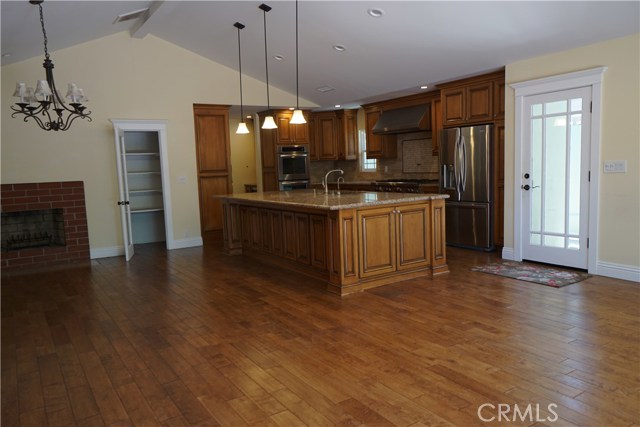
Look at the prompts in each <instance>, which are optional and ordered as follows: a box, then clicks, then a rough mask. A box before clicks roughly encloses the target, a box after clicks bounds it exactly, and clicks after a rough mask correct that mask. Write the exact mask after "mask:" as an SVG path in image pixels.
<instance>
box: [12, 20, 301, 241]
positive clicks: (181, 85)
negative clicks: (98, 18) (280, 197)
mask: <svg viewBox="0 0 640 427" xmlns="http://www.w3.org/2000/svg"><path fill="white" fill-rule="evenodd" d="M51 57H52V59H53V61H54V64H55V70H54V74H55V77H56V81H57V83H58V85H59V86H60V87H61V89H64V90H66V83H67V82H69V81H70V80H71V79H73V81H74V82H76V83H78V85H79V86H80V87H83V88H84V90H85V93H86V94H87V96H88V97H89V99H90V102H89V104H88V105H89V108H90V109H91V110H92V111H93V115H92V117H93V122H91V123H88V122H86V121H81V120H78V121H76V122H75V123H74V124H73V126H72V128H71V129H70V130H69V131H66V132H45V131H42V130H40V129H39V128H38V127H37V126H36V125H35V124H33V123H24V122H23V121H22V120H21V119H12V118H11V114H10V113H11V111H10V110H9V108H8V106H9V105H11V104H13V103H14V102H15V98H13V97H12V95H13V90H14V87H15V83H16V82H17V81H24V82H27V83H28V84H29V85H34V86H35V82H36V80H37V79H42V78H44V69H43V68H42V61H43V58H42V57H36V58H32V59H29V60H26V61H22V62H19V63H16V64H10V65H6V66H3V67H2V106H3V108H2V131H1V136H2V140H1V144H2V174H1V177H2V183H17V182H40V181H60V180H80V181H84V183H85V191H86V193H87V195H86V196H87V197H86V201H87V215H88V223H89V243H90V246H91V250H92V251H96V250H100V249H107V248H108V249H113V248H115V247H119V246H121V245H122V238H121V228H120V227H121V226H120V217H119V211H118V208H117V205H116V201H117V200H118V186H117V177H116V164H115V149H114V141H113V140H114V137H113V128H112V125H111V123H110V122H109V119H110V118H118V119H166V120H167V145H168V157H169V169H170V170H169V173H170V176H171V196H172V207H173V209H172V210H173V230H174V238H175V239H176V240H179V239H188V238H193V237H199V236H200V219H199V209H198V190H197V182H196V169H195V164H196V159H195V142H194V124H193V104H194V103H205V104H206V103H208V104H236V103H237V102H238V100H239V94H238V85H237V82H238V74H237V71H234V70H232V69H230V68H227V67H224V66H222V65H220V64H217V63H215V62H212V61H209V60H207V59H205V58H203V57H200V56H198V55H196V54H194V53H192V52H190V51H188V50H185V49H182V48H180V47H178V46H175V45H173V44H171V43H168V42H166V41H164V40H161V39H159V38H156V37H154V36H151V35H149V36H147V37H145V38H144V39H134V38H131V37H129V35H128V32H122V33H118V34H115V35H112V36H109V37H104V38H101V39H98V40H95V41H92V42H89V43H85V44H81V45H77V46H74V47H71V48H68V49H63V50H59V51H54V52H52V53H51ZM243 85H244V101H245V103H246V104H247V105H261V104H263V103H264V102H265V100H264V99H263V98H264V97H265V87H264V84H263V83H262V82H260V81H258V80H255V79H252V78H249V77H248V76H244V78H243ZM271 89H272V90H271V96H272V98H271V99H272V102H273V103H274V104H279V105H288V104H293V103H295V96H294V95H291V94H289V93H286V92H283V91H281V90H278V89H277V88H271ZM301 104H303V105H305V106H306V105H313V104H309V103H308V102H307V101H306V100H301ZM230 129H232V132H235V126H233V124H231V125H230ZM234 141H235V138H234ZM249 145H250V143H249V142H248V139H246V140H244V139H243V140H242V141H241V142H240V144H236V143H235V142H234V143H232V148H231V152H232V157H233V162H234V165H245V164H253V163H250V162H253V157H252V158H251V160H250V161H249V160H246V159H242V157H243V156H245V155H247V156H253V154H251V153H252V152H251V149H249V148H248V146H249ZM238 147H242V152H241V153H239V152H238V150H237V148H238ZM245 173H248V174H251V172H250V171H247V170H246V168H244V169H243V167H242V166H235V167H234V183H236V184H238V183H239V184H242V183H243V182H244V180H246V179H248V178H247V177H246V176H245V175H244V174H245ZM253 173H255V171H254V172H253ZM236 174H238V175H237V176H236ZM182 176H184V177H186V178H187V179H186V183H179V182H178V177H182Z"/></svg>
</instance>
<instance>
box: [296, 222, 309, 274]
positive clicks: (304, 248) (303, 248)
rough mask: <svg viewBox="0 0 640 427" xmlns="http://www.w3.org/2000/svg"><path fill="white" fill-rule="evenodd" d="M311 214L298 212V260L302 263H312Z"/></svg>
mask: <svg viewBox="0 0 640 427" xmlns="http://www.w3.org/2000/svg"><path fill="white" fill-rule="evenodd" d="M309 237H310V236H309V215H307V214H296V261H298V262H300V263H302V264H310V263H311V252H310V242H309V240H310V238H309Z"/></svg>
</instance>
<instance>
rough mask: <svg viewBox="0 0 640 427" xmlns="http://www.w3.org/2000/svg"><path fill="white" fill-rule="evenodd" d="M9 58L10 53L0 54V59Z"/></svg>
mask: <svg viewBox="0 0 640 427" xmlns="http://www.w3.org/2000/svg"><path fill="white" fill-rule="evenodd" d="M10 56H11V53H9V52H7V53H3V54H2V57H3V58H8V57H10Z"/></svg>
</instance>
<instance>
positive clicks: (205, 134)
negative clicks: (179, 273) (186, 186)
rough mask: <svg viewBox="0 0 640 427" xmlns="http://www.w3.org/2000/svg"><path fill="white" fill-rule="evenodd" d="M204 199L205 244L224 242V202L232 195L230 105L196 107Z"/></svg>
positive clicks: (198, 164)
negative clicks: (220, 196) (223, 195)
mask: <svg viewBox="0 0 640 427" xmlns="http://www.w3.org/2000/svg"><path fill="white" fill-rule="evenodd" d="M193 116H194V121H195V134H196V155H197V166H198V191H199V199H200V228H201V233H202V239H203V242H204V243H211V242H221V241H222V223H223V216H222V201H221V200H220V199H218V198H215V197H214V196H215V195H221V194H229V193H231V150H230V143H229V106H224V105H204V104H195V105H194V106H193Z"/></svg>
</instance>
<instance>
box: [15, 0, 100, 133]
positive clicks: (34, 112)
mask: <svg viewBox="0 0 640 427" xmlns="http://www.w3.org/2000/svg"><path fill="white" fill-rule="evenodd" d="M43 1H44V0H29V3H31V4H34V5H38V7H39V8H40V25H41V26H42V35H43V37H44V57H45V59H44V63H43V64H42V66H43V67H44V69H45V73H46V80H38V83H37V84H36V90H35V91H34V90H33V88H32V87H27V85H26V84H25V83H22V82H20V83H16V90H15V92H14V93H13V96H15V97H17V98H20V102H16V103H15V105H12V106H11V109H12V110H13V111H14V113H12V114H11V117H16V116H24V121H25V122H26V121H27V120H29V119H34V120H35V122H36V123H37V124H38V126H40V128H42V129H44V130H47V131H49V130H55V131H59V130H63V131H64V130H67V129H69V128H70V127H71V123H73V121H74V120H75V119H77V118H78V117H80V118H82V119H87V120H89V121H91V117H90V115H91V111H87V110H86V109H87V107H85V106H84V105H82V102H86V101H88V100H87V97H86V96H85V95H84V91H83V90H82V89H81V88H79V87H78V86H77V85H76V84H75V83H69V86H68V90H67V95H66V98H67V99H69V100H70V102H69V105H66V104H65V103H64V101H63V99H62V97H61V96H60V93H58V90H57V89H56V84H55V81H54V80H53V61H51V58H50V57H49V51H48V49H47V32H46V30H45V29H44V17H43V14H42V2H43ZM65 114H66V115H67V116H66V117H65Z"/></svg>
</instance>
